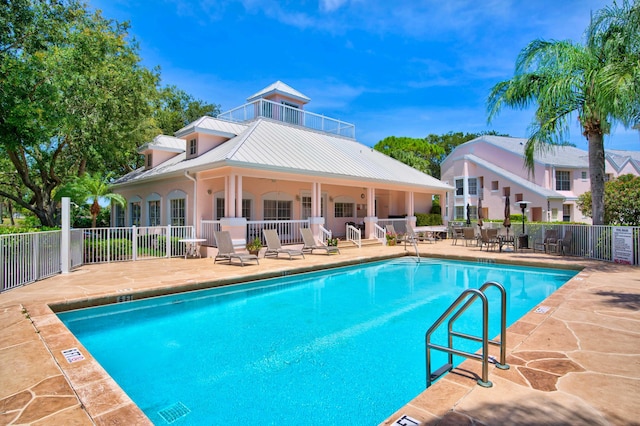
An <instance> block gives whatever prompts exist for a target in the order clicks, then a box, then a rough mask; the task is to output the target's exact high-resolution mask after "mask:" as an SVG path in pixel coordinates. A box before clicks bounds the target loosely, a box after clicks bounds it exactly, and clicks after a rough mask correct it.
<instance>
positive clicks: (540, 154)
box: [466, 136, 589, 168]
mask: <svg viewBox="0 0 640 426" xmlns="http://www.w3.org/2000/svg"><path fill="white" fill-rule="evenodd" d="M527 140H528V139H525V138H511V137H505V136H480V137H479V138H477V139H473V140H471V141H469V142H466V143H474V142H480V141H484V142H487V143H489V144H491V145H495V146H497V147H500V148H503V149H505V150H507V151H511V152H513V153H515V154H518V155H519V156H521V157H523V158H524V155H525V153H524V147H525V145H526V144H527ZM534 159H535V162H536V163H541V164H545V165H546V164H548V165H551V166H556V167H568V168H588V167H589V153H588V152H587V151H583V150H581V149H578V148H576V147H573V146H563V145H547V146H544V148H543V149H542V150H539V151H536V152H535V154H534Z"/></svg>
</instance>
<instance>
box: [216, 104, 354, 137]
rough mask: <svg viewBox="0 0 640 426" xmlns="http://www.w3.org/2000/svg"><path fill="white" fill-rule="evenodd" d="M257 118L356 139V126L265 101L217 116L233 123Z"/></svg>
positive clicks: (245, 105)
mask: <svg viewBox="0 0 640 426" xmlns="http://www.w3.org/2000/svg"><path fill="white" fill-rule="evenodd" d="M259 117H265V118H270V119H272V120H277V121H282V122H285V123H289V124H295V125H297V126H302V127H307V128H309V129H313V130H318V131H321V132H325V133H330V134H333V135H339V136H343V137H346V138H351V139H355V137H356V126H355V125H354V124H351V123H347V122H344V121H340V120H336V119H335V118H329V117H325V116H323V115H319V114H314V113H312V112H308V111H304V110H302V109H299V108H295V107H292V106H289V105H285V104H279V103H277V102H273V101H270V100H267V99H258V100H256V101H254V102H251V103H248V104H244V105H242V106H239V107H237V108H234V109H232V110H229V111H226V112H223V113H220V114H218V118H219V119H221V120H227V121H234V122H244V121H251V120H255V119H257V118H259Z"/></svg>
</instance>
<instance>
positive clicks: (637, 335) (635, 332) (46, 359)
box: [0, 240, 640, 425]
mask: <svg viewBox="0 0 640 426" xmlns="http://www.w3.org/2000/svg"><path fill="white" fill-rule="evenodd" d="M420 253H421V255H422V256H435V257H447V258H460V259H465V260H476V259H495V260H496V261H497V262H498V263H496V267H499V262H506V263H520V264H531V265H537V266H554V267H567V268H575V269H578V268H584V269H582V271H581V272H580V273H579V274H578V275H577V276H576V277H575V278H573V279H572V280H570V281H569V282H568V283H566V284H565V285H564V286H562V287H561V288H560V289H559V290H558V291H556V292H555V293H553V294H552V295H551V296H550V297H549V298H547V299H546V300H545V301H544V302H542V303H541V305H544V306H547V307H549V310H548V311H547V312H546V313H536V312H534V311H531V312H529V313H528V314H527V315H525V316H524V317H523V318H522V319H520V320H519V321H517V322H516V323H515V324H513V325H512V326H511V327H509V329H508V334H507V348H508V357H507V362H508V363H509V365H510V366H511V368H510V369H509V370H504V371H503V370H499V369H496V368H493V367H491V368H490V370H489V371H490V376H489V380H491V381H492V382H493V387H492V388H488V389H486V388H481V387H479V386H477V385H476V384H475V383H476V382H475V379H476V377H477V375H478V374H479V373H480V364H479V363H477V362H474V361H466V362H465V363H463V364H462V365H461V366H460V367H459V368H457V369H456V370H454V371H453V372H452V373H449V374H448V375H446V376H445V377H443V378H442V379H441V380H439V381H438V382H437V383H436V384H435V385H433V386H432V387H431V388H429V389H428V390H426V391H424V392H423V393H421V394H420V395H417V396H416V398H415V399H413V400H412V401H408V403H407V405H406V406H405V407H401V408H400V407H399V410H398V411H397V412H396V413H389V414H390V417H389V418H388V419H387V420H384V419H380V421H381V422H382V423H381V424H384V425H391V424H394V422H396V420H397V419H398V418H400V417H401V416H403V415H408V416H410V417H411V418H413V419H416V420H418V421H420V422H422V424H425V425H427V424H429V425H431V424H434V425H435V424H439V425H453V424H455V425H459V424H462V425H464V424H468V425H472V424H486V425H495V424H511V425H531V424H552V425H580V424H584V425H639V424H640V422H639V420H638V419H640V404H638V401H639V400H640V269H638V268H637V267H631V266H623V265H615V264H610V263H604V262H595V261H587V260H584V259H577V258H571V257H564V258H561V257H556V256H549V255H545V254H540V253H531V252H526V253H495V252H489V253H487V252H484V251H482V252H481V251H479V250H478V248H476V247H461V246H452V245H451V243H450V242H449V241H446V240H445V241H441V242H438V243H436V244H420ZM404 254H405V251H404V248H403V247H380V246H376V247H363V248H362V249H343V250H342V254H340V255H336V256H326V255H308V256H307V257H306V259H304V260H302V259H298V260H292V261H289V260H286V259H264V260H263V259H262V258H261V259H260V265H257V266H246V267H244V268H242V267H239V266H229V265H224V264H215V265H214V264H213V260H212V259H206V258H205V259H189V260H185V259H159V260H149V261H139V262H126V263H112V264H102V265H87V266H82V267H80V268H79V269H77V270H75V271H73V272H71V273H69V274H65V275H58V276H55V277H52V278H49V279H46V280H43V281H40V282H37V283H34V284H30V285H27V286H25V287H21V288H18V289H13V290H10V291H7V292H5V293H2V294H0V324H1V327H0V384H1V385H0V424H16V425H17V424H33V425H57V424H60V425H92V424H98V425H107V424H111V425H113V424H122V425H137V424H140V425H147V424H150V422H149V420H148V419H147V418H146V416H145V415H144V414H143V413H142V412H141V411H140V410H139V409H138V408H137V407H136V405H135V404H134V403H133V402H132V401H131V400H130V399H129V397H128V396H127V395H126V394H125V393H124V392H123V391H122V390H121V389H120V388H119V386H118V385H117V384H116V383H115V382H114V381H113V380H112V379H111V378H110V377H109V375H108V374H106V372H105V371H104V370H103V369H102V367H101V366H100V365H99V364H98V363H97V362H96V361H95V360H94V359H93V358H92V357H91V355H90V354H89V353H88V351H87V350H86V349H85V348H83V347H82V345H81V344H80V342H79V341H78V340H77V339H76V338H75V337H74V336H73V335H72V334H71V333H70V332H69V331H68V330H67V329H66V327H65V326H64V325H63V324H62V323H61V322H60V321H59V320H58V318H57V316H56V315H55V314H54V313H53V311H52V309H51V307H53V308H54V309H56V310H58V309H69V308H75V307H80V306H88V305H93V304H96V300H99V303H105V302H109V303H110V302H114V301H116V300H117V298H118V297H120V296H127V295H132V296H133V297H134V298H139V297H141V295H147V296H148V295H156V294H166V293H171V292H175V291H185V290H190V289H196V288H204V287H208V286H212V285H222V284H227V283H231V282H239V281H245V280H247V279H254V278H265V277H272V276H281V275H283V274H290V273H293V272H301V271H308V270H313V269H318V268H325V267H328V266H340V265H344V264H353V263H360V262H365V261H370V260H373V259H381V258H386V257H390V256H401V255H404ZM69 348H78V349H79V350H80V351H81V352H82V353H83V354H84V356H85V359H84V360H81V361H78V362H74V363H69V362H68V361H67V360H66V359H65V357H64V356H63V355H62V352H61V351H62V350H65V349H69ZM399 424H400V423H399ZM406 424H412V423H406Z"/></svg>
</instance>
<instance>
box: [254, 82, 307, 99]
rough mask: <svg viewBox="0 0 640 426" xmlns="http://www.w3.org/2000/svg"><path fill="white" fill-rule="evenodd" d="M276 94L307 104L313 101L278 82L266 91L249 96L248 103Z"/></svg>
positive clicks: (265, 89)
mask: <svg viewBox="0 0 640 426" xmlns="http://www.w3.org/2000/svg"><path fill="white" fill-rule="evenodd" d="M274 94H280V95H283V96H286V97H289V98H293V99H297V100H299V101H301V102H302V103H307V102H309V101H310V100H311V98H309V97H307V96H305V95H303V94H302V93H300V92H298V91H297V90H296V89H294V88H293V87H291V86H289V85H288V84H285V83H283V82H281V81H280V80H278V81H276V82H275V83H272V84H270V85H268V86H267V87H265V88H264V89H262V90H260V91H258V92H257V93H254V94H253V95H251V96H249V97H248V98H247V102H253V101H255V100H256V99H260V98H266V97H268V96H271V95H274Z"/></svg>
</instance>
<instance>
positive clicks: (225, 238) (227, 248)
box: [213, 231, 260, 266]
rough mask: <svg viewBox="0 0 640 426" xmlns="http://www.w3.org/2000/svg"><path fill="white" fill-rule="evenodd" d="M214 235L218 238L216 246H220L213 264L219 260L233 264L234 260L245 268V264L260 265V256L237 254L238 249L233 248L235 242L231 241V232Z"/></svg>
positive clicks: (220, 232) (219, 232)
mask: <svg viewBox="0 0 640 426" xmlns="http://www.w3.org/2000/svg"><path fill="white" fill-rule="evenodd" d="M213 235H214V236H215V238H216V244H217V245H218V254H217V255H216V257H215V258H214V259H213V263H216V262H217V261H218V260H220V261H222V260H226V261H228V262H229V264H231V261H232V260H234V259H235V260H239V261H240V265H241V266H244V263H245V262H252V261H254V260H255V261H256V265H259V264H260V262H259V261H258V256H256V255H255V254H247V253H236V249H235V248H234V247H233V241H231V234H229V231H217V232H214V233H213Z"/></svg>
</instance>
